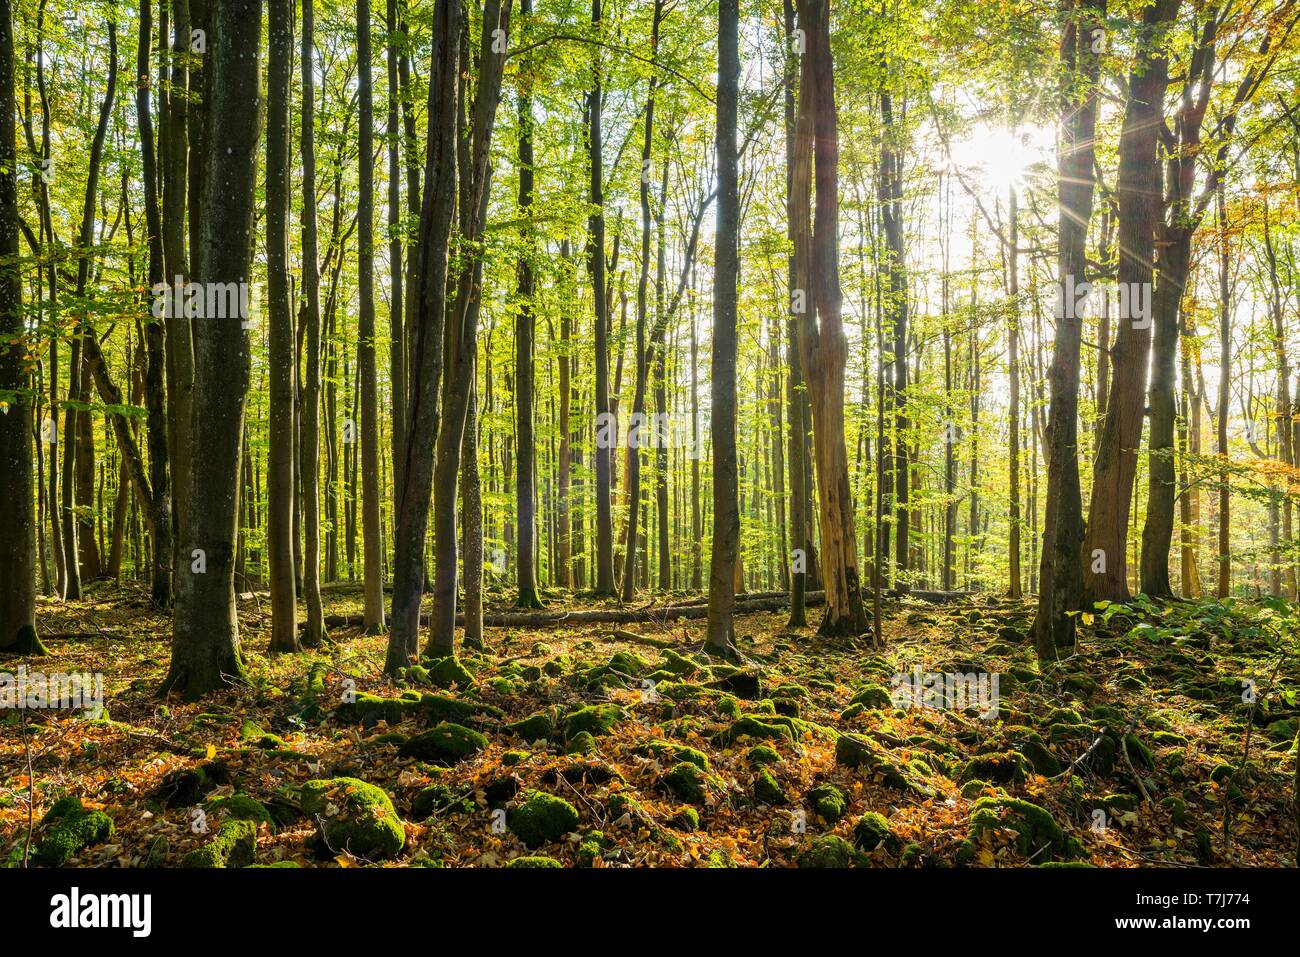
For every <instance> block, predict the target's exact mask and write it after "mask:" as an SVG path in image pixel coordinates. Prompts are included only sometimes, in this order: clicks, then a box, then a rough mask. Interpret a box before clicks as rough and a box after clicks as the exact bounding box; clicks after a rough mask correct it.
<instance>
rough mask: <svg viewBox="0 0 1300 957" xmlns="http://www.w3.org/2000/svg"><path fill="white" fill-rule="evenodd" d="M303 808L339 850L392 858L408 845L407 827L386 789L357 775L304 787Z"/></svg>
mask: <svg viewBox="0 0 1300 957" xmlns="http://www.w3.org/2000/svg"><path fill="white" fill-rule="evenodd" d="M301 804H302V809H303V811H304V812H305V813H306V814H307V815H308V816H309V817H311V818H312V819H313V820H315V821H316V825H317V828H318V829H319V836H320V839H321V840H322V841H323V842H324V844H325V846H326V847H327V848H328V849H330V850H332V851H335V852H339V851H344V850H347V851H349V852H351V853H352V854H354V855H356V856H357V857H362V858H367V859H371V860H374V859H379V858H385V857H392V856H393V855H394V854H397V853H398V852H399V851H401V849H402V848H403V847H404V846H405V845H406V830H405V828H403V827H402V821H401V818H399V817H398V816H397V811H396V810H394V808H393V801H392V799H391V798H390V797H389V796H388V793H387V792H386V791H384V789H383V788H380V787H376V786H375V785H373V784H368V783H366V782H365V781H361V780H358V779H357V778H347V777H341V778H328V779H325V780H320V781H308V782H307V783H306V784H304V785H303V786H302V792H301Z"/></svg>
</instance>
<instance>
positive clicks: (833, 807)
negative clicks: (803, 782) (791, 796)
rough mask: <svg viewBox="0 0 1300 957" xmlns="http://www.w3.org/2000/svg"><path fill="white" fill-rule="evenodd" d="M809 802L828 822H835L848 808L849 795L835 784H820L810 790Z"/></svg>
mask: <svg viewBox="0 0 1300 957" xmlns="http://www.w3.org/2000/svg"><path fill="white" fill-rule="evenodd" d="M808 803H810V804H811V805H812V807H813V810H814V811H816V812H817V813H818V814H820V815H821V817H822V819H823V820H825V821H826V822H827V823H828V824H834V823H835V822H836V821H838V820H839V819H840V818H842V817H843V816H844V812H845V811H846V810H847V809H848V806H849V799H848V796H847V795H846V794H845V793H844V792H843V791H841V790H840V789H839V788H837V787H836V786H835V785H833V784H829V783H828V784H819V785H817V786H816V787H815V788H813V789H812V790H811V791H809V792H808Z"/></svg>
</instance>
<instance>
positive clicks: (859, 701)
mask: <svg viewBox="0 0 1300 957" xmlns="http://www.w3.org/2000/svg"><path fill="white" fill-rule="evenodd" d="M849 704H850V705H855V704H856V705H861V706H862V707H863V708H864V709H867V710H876V709H879V708H892V707H893V706H894V698H893V696H892V695H891V694H890V693H889V689H888V688H886V687H885V686H884V685H879V684H868V685H863V686H862V687H861V688H859V689H858V690H857V692H856V693H854V695H853V697H852V698H850V699H849Z"/></svg>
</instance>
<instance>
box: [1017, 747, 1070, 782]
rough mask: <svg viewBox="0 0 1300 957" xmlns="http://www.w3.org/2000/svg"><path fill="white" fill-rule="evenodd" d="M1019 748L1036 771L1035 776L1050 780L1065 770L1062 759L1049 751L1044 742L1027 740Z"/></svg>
mask: <svg viewBox="0 0 1300 957" xmlns="http://www.w3.org/2000/svg"><path fill="white" fill-rule="evenodd" d="M1017 747H1018V748H1019V749H1020V753H1021V754H1022V755H1024V757H1025V760H1026V761H1028V762H1029V764H1030V766H1031V767H1032V768H1033V769H1034V773H1035V774H1041V775H1043V776H1044V777H1048V778H1050V777H1055V776H1056V775H1058V774H1060V773H1061V771H1063V770H1064V768H1063V767H1062V765H1061V761H1060V759H1059V758H1058V757H1057V756H1056V755H1055V754H1053V753H1052V752H1051V751H1049V750H1048V749H1047V746H1046V745H1045V744H1043V742H1042V741H1036V740H1033V739H1026V740H1023V741H1020V742H1019V743H1018V744H1017Z"/></svg>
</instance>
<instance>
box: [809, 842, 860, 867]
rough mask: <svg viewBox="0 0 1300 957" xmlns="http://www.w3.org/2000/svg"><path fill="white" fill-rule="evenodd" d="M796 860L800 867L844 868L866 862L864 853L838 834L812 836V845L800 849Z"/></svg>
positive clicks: (858, 865)
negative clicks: (802, 849)
mask: <svg viewBox="0 0 1300 957" xmlns="http://www.w3.org/2000/svg"><path fill="white" fill-rule="evenodd" d="M796 862H797V863H798V865H799V866H800V867H817V868H845V867H860V866H863V865H865V864H867V863H868V861H867V858H866V855H864V854H862V853H861V852H860V851H858V850H857V849H856V848H854V846H853V845H852V844H850V843H849V842H848V841H846V840H844V838H842V837H840V836H839V835H838V834H825V835H823V836H821V837H818V838H814V839H813V842H812V846H811V847H809V848H807V849H806V850H804V851H802V852H801V853H800V854H799V856H798V858H796Z"/></svg>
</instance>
